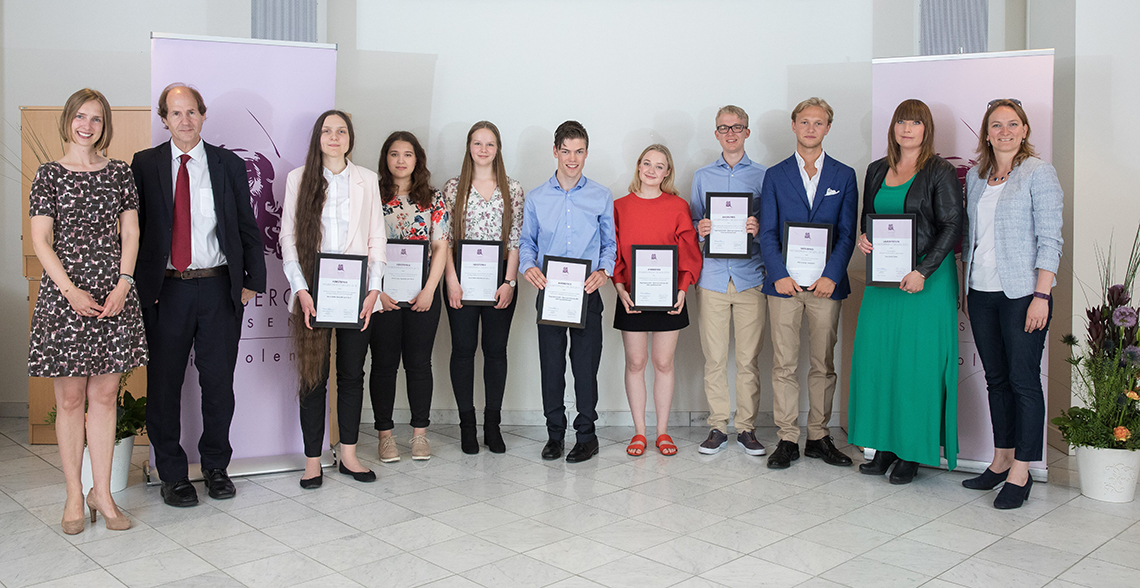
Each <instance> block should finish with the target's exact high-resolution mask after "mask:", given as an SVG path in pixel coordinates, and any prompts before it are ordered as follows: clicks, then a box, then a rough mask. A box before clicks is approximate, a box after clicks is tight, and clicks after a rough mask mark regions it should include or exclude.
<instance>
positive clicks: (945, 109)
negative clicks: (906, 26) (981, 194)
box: [871, 49, 1053, 480]
mask: <svg viewBox="0 0 1140 588" xmlns="http://www.w3.org/2000/svg"><path fill="white" fill-rule="evenodd" d="M871 76H872V91H871V94H872V97H871V151H872V158H873V159H878V158H879V157H883V156H884V155H886V153H887V132H888V129H889V128H890V127H891V122H892V121H891V117H892V116H894V110H895V107H897V106H898V105H899V103H900V102H902V101H903V100H906V99H908V98H918V99H919V100H922V101H923V102H925V103H926V105H927V106H929V107H930V111H931V113H932V114H933V115H934V127H935V135H934V151H935V152H936V153H938V155H940V156H942V157H943V158H945V159H946V160H947V161H949V162H950V163H951V164H953V165H954V166H955V167H957V169H958V178H959V179H960V180H961V181H962V183H963V185H965V178H966V172H967V171H968V170H969V169H970V167H972V166H973V165H974V164H975V163H977V159H978V155H977V148H978V136H979V134H980V133H983V132H984V131H983V129H982V128H981V127H982V117H983V116H985V113H986V108H987V107H988V105H989V102H990V101H991V100H993V99H995V98H1013V99H1017V100H1020V101H1021V105H1022V107H1023V108H1024V109H1025V115H1026V117H1028V118H1029V122H1030V125H1031V129H1032V136H1031V137H1030V142H1032V143H1033V147H1034V148H1035V149H1036V150H1037V154H1038V156H1039V157H1040V158H1041V159H1043V160H1045V161H1047V162H1051V161H1052V159H1053V50H1052V49H1046V50H1037V51H1007V52H1000V53H971V54H960V55H937V56H924V57H905V58H896V59H876V60H873V61H872V64H871ZM963 194H964V192H963ZM963 197H964V196H963ZM960 271H961V269H960V268H959V272H960ZM959 279H961V278H959ZM958 333H959V341H958V365H959V369H958V469H960V470H963V471H967V472H981V471H982V470H984V469H985V468H986V467H987V466H988V465H989V464H990V461H991V460H992V458H993V446H994V444H993V428H992V426H991V424H990V409H989V400H988V393H987V391H986V380H985V372H984V371H983V370H982V362H981V360H980V359H979V358H978V353H977V347H975V345H974V335H973V331H972V330H971V328H970V321H969V319H968V318H966V315H965V314H964V313H963V312H961V310H960V308H959V312H958ZM1048 357H1049V344H1048V340H1046V344H1045V352H1044V353H1043V354H1042V358H1041V384H1042V386H1041V387H1042V390H1043V391H1044V394H1045V395H1046V397H1047V396H1048V390H1049V388H1048V377H1049V372H1048V369H1049V361H1048ZM1046 400H1048V399H1047V398H1046ZM1046 404H1048V403H1047V402H1046ZM1041 428H1042V430H1044V429H1045V423H1044V422H1042V423H1041ZM1042 444H1043V451H1042V455H1045V452H1044V441H1042ZM942 463H943V467H945V465H946V462H945V460H943V462H942ZM1030 471H1031V472H1032V474H1033V477H1034V478H1035V479H1038V480H1044V479H1045V478H1046V463H1045V461H1038V462H1033V463H1032V464H1030Z"/></svg>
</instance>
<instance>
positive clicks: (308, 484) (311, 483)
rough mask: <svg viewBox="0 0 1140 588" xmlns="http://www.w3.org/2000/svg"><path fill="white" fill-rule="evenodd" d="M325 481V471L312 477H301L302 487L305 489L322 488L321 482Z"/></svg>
mask: <svg viewBox="0 0 1140 588" xmlns="http://www.w3.org/2000/svg"><path fill="white" fill-rule="evenodd" d="M324 481H325V473H324V472H321V473H319V474H317V475H316V476H314V477H312V478H301V487H302V488H304V489H305V490H312V489H314V488H320V487H321V483H323V482H324Z"/></svg>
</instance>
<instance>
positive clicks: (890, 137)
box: [887, 98, 934, 172]
mask: <svg viewBox="0 0 1140 588" xmlns="http://www.w3.org/2000/svg"><path fill="white" fill-rule="evenodd" d="M900 120H914V121H918V122H920V123H922V146H921V147H920V148H919V152H918V161H916V162H915V164H914V170H915V171H916V172H917V171H918V170H920V169H922V166H924V165H926V162H927V161H930V158H931V157H934V115H932V114H930V108H929V107H927V106H926V103H925V102H923V101H922V100H916V99H914V98H911V99H909V100H903V101H902V103H901V104H899V106H898V108H896V109H895V115H894V117H893V118H891V124H890V126H888V127H887V165H889V166H890V167H891V169H892V170H895V171H898V170H897V166H898V164H899V159H901V158H902V148H901V147H899V142H898V139H895V124H896V123H898V122H899V121H900Z"/></svg>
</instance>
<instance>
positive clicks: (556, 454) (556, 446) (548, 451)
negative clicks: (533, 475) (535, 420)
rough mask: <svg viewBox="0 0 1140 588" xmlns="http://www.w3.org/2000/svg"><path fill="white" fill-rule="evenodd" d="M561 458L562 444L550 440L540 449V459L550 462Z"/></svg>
mask: <svg viewBox="0 0 1140 588" xmlns="http://www.w3.org/2000/svg"><path fill="white" fill-rule="evenodd" d="M560 457H562V442H561V441H555V440H554V439H551V440H550V441H547V442H546V445H544V446H543V447H542V459H545V460H546V461H551V460H554V459H558V458H560Z"/></svg>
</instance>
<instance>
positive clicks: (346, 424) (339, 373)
mask: <svg viewBox="0 0 1140 588" xmlns="http://www.w3.org/2000/svg"><path fill="white" fill-rule="evenodd" d="M373 316H374V317H375V315H373ZM333 330H334V329H328V332H327V336H328V337H329V338H331V337H332V332H333ZM335 331H336V412H337V429H338V430H339V431H340V442H341V443H342V444H344V445H356V441H357V439H358V438H359V436H360V410H361V409H360V407H361V405H363V403H364V357H365V356H366V355H367V354H368V338H369V337H370V336H371V331H372V325H371V324H369V325H368V330H366V331H363V332H361V331H360V330H358V329H335ZM328 370H329V356H328V355H326V356H325V361H324V376H323V377H322V378H321V383H320V384H318V385H316V386H314V387H313V388H310V389H309V390H301V436H302V437H303V438H304V439H305V457H320V456H321V450H323V449H324V447H322V444H323V443H324V440H325V397H326V396H328V391H329V387H328V383H327V381H328V374H329V371H328Z"/></svg>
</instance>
